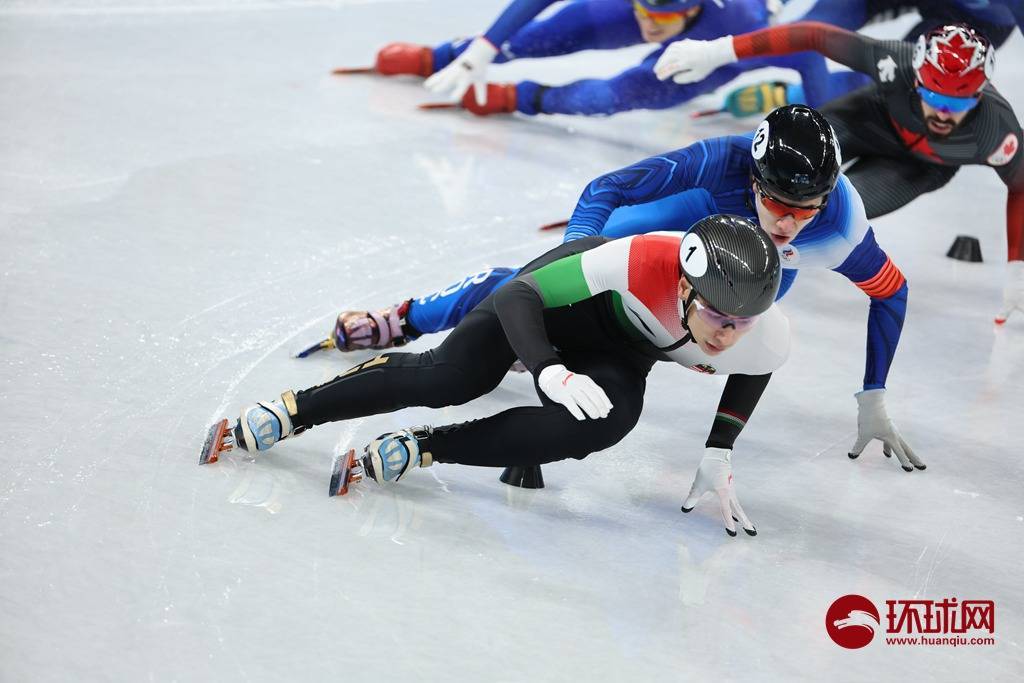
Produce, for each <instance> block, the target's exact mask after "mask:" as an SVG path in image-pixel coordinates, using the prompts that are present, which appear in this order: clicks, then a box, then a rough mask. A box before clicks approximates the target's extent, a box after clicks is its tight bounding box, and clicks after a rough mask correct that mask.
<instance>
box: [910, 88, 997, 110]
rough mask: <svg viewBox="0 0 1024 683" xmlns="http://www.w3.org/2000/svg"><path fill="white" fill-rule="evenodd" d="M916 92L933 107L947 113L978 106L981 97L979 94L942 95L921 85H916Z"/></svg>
mask: <svg viewBox="0 0 1024 683" xmlns="http://www.w3.org/2000/svg"><path fill="white" fill-rule="evenodd" d="M917 94H918V95H920V96H921V99H922V100H924V102H925V103H926V104H927V105H928V106H929V107H932V108H933V109H938V110H939V111H944V112H947V113H949V114H959V113H961V112H965V111H970V110H971V109H974V108H975V107H976V106H978V101H979V100H980V99H981V98H980V97H979V96H977V95H975V96H974V97H953V96H952V95H943V94H942V93H938V92H935V91H934V90H929V89H928V88H926V87H924V86H923V85H919V86H917Z"/></svg>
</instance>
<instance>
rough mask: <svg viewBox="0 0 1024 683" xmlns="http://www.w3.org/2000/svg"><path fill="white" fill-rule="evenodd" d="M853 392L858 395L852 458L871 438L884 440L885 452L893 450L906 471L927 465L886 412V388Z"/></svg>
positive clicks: (889, 454)
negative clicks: (855, 440)
mask: <svg viewBox="0 0 1024 683" xmlns="http://www.w3.org/2000/svg"><path fill="white" fill-rule="evenodd" d="M854 396H856V397H857V443H855V444H853V448H851V449H850V452H849V456H850V458H851V459H852V458H856V457H857V456H859V455H860V454H861V452H862V451H863V450H864V447H865V446H867V445H868V443H870V442H871V440H872V439H878V440H879V441H881V442H882V453H884V454H885V457H887V458H889V457H891V456H892V454H893V453H895V454H896V458H897V459H898V460H899V461H900V465H901V466H902V467H903V469H904V470H906V471H907V472H913V471H914V468H915V467H916V468H917V469H919V470H923V469H924V468H925V467H926V465H925V464H924V463H923V462H921V459H920V458H919V457H917V455H916V454H915V453H914V450H913V449H912V448H911V447H910V446H909V445H908V444H907V442H906V441H904V440H903V437H902V436H900V433H899V431H898V430H897V429H896V425H894V424H893V423H892V420H890V419H889V414H888V413H886V412H885V389H868V390H866V391H861V392H858V393H856V394H854Z"/></svg>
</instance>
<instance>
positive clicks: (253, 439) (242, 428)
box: [232, 391, 305, 453]
mask: <svg viewBox="0 0 1024 683" xmlns="http://www.w3.org/2000/svg"><path fill="white" fill-rule="evenodd" d="M296 412H297V411H296V409H295V393H294V392H291V391H286V392H285V393H283V394H281V400H279V401H260V402H259V403H256V404H254V405H251V406H246V407H244V408H242V412H241V414H240V415H239V416H238V422H236V423H235V427H234V429H233V430H232V433H233V435H234V439H235V443H236V444H238V447H239V448H241V449H242V450H244V451H249V452H250V453H255V452H257V451H265V450H267V449H269V448H270V447H271V446H273V445H274V444H275V443H277V442H278V441H281V440H282V439H287V438H288V437H290V436H295V435H297V434H301V433H302V432H303V431H305V429H302V428H300V429H295V428H294V427H293V424H292V417H294V416H295V414H296Z"/></svg>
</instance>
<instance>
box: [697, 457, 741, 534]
mask: <svg viewBox="0 0 1024 683" xmlns="http://www.w3.org/2000/svg"><path fill="white" fill-rule="evenodd" d="M731 456H732V451H731V450H729V449H728V448H706V449H705V450H704V457H703V458H702V459H701V461H700V466H699V467H698V468H697V476H695V477H694V478H693V486H691V487H690V493H689V494H688V495H687V496H686V500H685V501H683V507H682V511H683V512H689V511H690V510H692V509H693V508H694V506H695V505H696V504H697V502H698V501H700V499H701V497H703V495H704V494H705V493H707V492H708V491H713V492H714V494H715V496H717V498H718V506H719V507H720V508H721V511H722V519H723V520H724V521H725V533H727V534H729V535H730V536H735V535H736V524H735V522H739V523H740V525H741V526H742V527H743V531H745V532H747V535H748V536H757V528H756V527H754V524H753V522H751V521H750V518H749V517H747V513H745V512H744V511H743V507H742V506H741V505H740V501H739V500H738V499H737V498H736V488H735V487H734V486H733V481H732V463H731V462H730V459H731Z"/></svg>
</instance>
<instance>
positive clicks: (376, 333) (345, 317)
mask: <svg viewBox="0 0 1024 683" xmlns="http://www.w3.org/2000/svg"><path fill="white" fill-rule="evenodd" d="M411 305H412V299H408V300H406V301H403V302H402V303H400V304H395V305H394V306H389V307H388V308H382V309H381V310H379V311H345V312H344V313H342V314H341V315H339V316H338V321H337V322H336V323H335V325H334V332H333V333H332V335H331V338H332V339H333V341H334V346H335V347H336V348H337V349H338V350H339V351H356V350H358V349H390V348H393V347H395V346H404V345H405V344H408V343H409V342H410V341H412V340H413V339H415V338H416V336H417V335H415V334H412V333H411V332H412V331H411V329H410V328H409V325H408V324H407V323H406V321H405V316H406V314H407V313H408V312H409V306H411Z"/></svg>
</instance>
